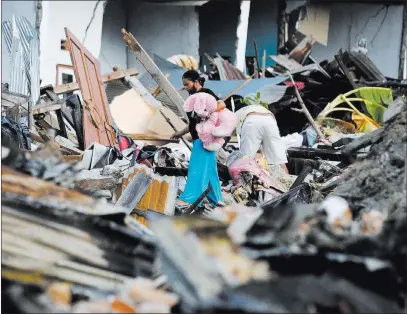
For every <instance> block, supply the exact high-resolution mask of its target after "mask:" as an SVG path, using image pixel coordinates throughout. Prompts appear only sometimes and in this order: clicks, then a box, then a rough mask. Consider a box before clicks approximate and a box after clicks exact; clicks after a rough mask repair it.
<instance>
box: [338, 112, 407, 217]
mask: <svg viewBox="0 0 407 314" xmlns="http://www.w3.org/2000/svg"><path fill="white" fill-rule="evenodd" d="M406 128H407V106H406V105H404V108H403V109H402V111H401V113H400V114H399V115H398V116H396V117H394V118H393V119H392V121H389V122H388V123H387V124H386V125H385V126H384V132H383V133H382V134H381V135H379V136H378V138H377V139H375V144H373V145H372V147H371V149H370V151H369V153H368V154H367V156H366V158H365V159H364V160H363V161H361V162H359V163H356V164H354V165H353V166H352V171H349V172H348V173H347V174H346V175H345V176H344V180H345V181H344V182H343V183H340V184H339V185H338V187H337V188H336V190H335V192H334V194H336V195H340V196H342V197H344V198H345V199H346V200H347V201H348V202H349V205H350V206H351V208H352V210H354V211H355V212H357V211H359V210H362V209H367V210H373V209H374V210H379V211H381V212H384V213H388V214H389V216H390V217H394V218H396V219H397V218H402V217H403V215H405V209H406V206H407V204H406V193H405V191H406V172H405V171H406V166H405V162H406V154H407V153H406V152H407V133H406Z"/></svg>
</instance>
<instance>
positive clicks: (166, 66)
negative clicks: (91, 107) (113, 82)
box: [140, 54, 288, 112]
mask: <svg viewBox="0 0 407 314" xmlns="http://www.w3.org/2000/svg"><path fill="white" fill-rule="evenodd" d="M153 58H154V62H155V63H156V65H157V66H158V67H159V68H160V70H161V71H162V72H163V73H164V75H169V76H168V80H169V81H170V82H171V84H172V85H173V86H174V87H175V88H176V89H178V90H181V89H182V88H183V85H182V75H183V74H184V72H185V69H184V68H182V67H179V66H177V65H176V64H173V63H171V62H169V61H167V60H165V59H164V58H161V57H160V56H157V55H155V54H154V55H153ZM287 78H288V77H286V76H279V77H273V78H261V79H253V80H251V81H250V82H249V83H248V84H246V85H245V86H243V87H242V88H241V89H239V91H238V92H237V93H236V95H239V96H242V97H246V96H252V95H255V94H256V93H257V92H260V94H261V100H262V101H264V102H269V101H270V100H271V101H270V102H274V101H278V100H279V99H281V97H282V96H283V95H284V93H285V91H286V89H287V87H286V86H277V85H278V84H280V83H282V82H284V81H285V80H287ZM140 82H141V83H142V84H143V85H144V86H145V87H146V88H147V89H148V90H149V91H150V92H153V91H154V90H155V88H156V87H157V84H156V83H155V81H154V80H153V78H152V77H151V76H150V74H148V73H145V74H144V75H142V76H141V78H140ZM243 82H244V80H225V81H206V82H205V87H207V88H209V89H211V90H212V91H213V92H214V93H215V94H216V95H218V96H219V97H220V98H222V97H224V96H226V95H228V94H229V93H230V92H232V91H233V90H234V89H235V88H236V87H238V86H239V85H240V84H242V83H243ZM180 94H181V96H182V97H183V98H184V99H186V98H188V93H187V92H186V91H183V92H182V93H180ZM157 99H158V100H160V101H161V102H162V103H163V104H164V105H165V106H167V107H169V108H170V109H172V110H173V111H174V112H176V111H175V110H174V109H176V108H174V106H173V105H171V102H170V100H169V99H168V98H167V97H166V95H165V94H164V93H160V94H159V95H158V96H157Z"/></svg>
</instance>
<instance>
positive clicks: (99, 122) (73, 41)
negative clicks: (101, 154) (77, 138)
mask: <svg viewBox="0 0 407 314" xmlns="http://www.w3.org/2000/svg"><path fill="white" fill-rule="evenodd" d="M65 33H66V39H67V43H68V47H69V50H70V53H71V59H72V64H73V68H74V72H75V78H76V80H77V81H78V84H79V86H80V89H81V94H82V98H83V100H84V105H83V109H84V110H83V130H84V142H85V143H84V144H85V147H87V146H89V145H91V144H92V143H94V142H97V143H99V144H102V145H105V146H118V144H117V138H116V133H115V130H114V129H113V119H112V117H111V114H110V109H109V105H108V101H107V97H106V91H105V89H104V88H103V81H102V76H101V75H100V64H99V61H98V60H97V59H96V58H95V57H94V56H93V55H92V54H91V53H90V52H89V51H88V50H87V49H86V47H85V46H84V45H83V44H82V43H81V42H80V41H79V39H77V38H76V37H75V36H74V35H73V34H72V33H71V32H70V31H69V30H68V29H67V28H65Z"/></svg>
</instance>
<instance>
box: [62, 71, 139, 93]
mask: <svg viewBox="0 0 407 314" xmlns="http://www.w3.org/2000/svg"><path fill="white" fill-rule="evenodd" d="M137 74H139V71H138V70H137V69H136V68H131V69H127V70H121V69H120V70H118V71H114V72H112V73H108V74H105V75H103V83H107V82H111V81H114V80H119V79H122V78H124V77H126V76H132V75H137ZM76 90H79V84H78V83H76V82H74V83H69V84H63V85H57V86H55V88H54V92H55V94H66V93H71V92H74V91H76Z"/></svg>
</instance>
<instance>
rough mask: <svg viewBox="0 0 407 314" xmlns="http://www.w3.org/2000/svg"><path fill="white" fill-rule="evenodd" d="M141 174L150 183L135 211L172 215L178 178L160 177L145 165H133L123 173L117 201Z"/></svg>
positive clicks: (117, 192) (117, 191)
mask: <svg viewBox="0 0 407 314" xmlns="http://www.w3.org/2000/svg"><path fill="white" fill-rule="evenodd" d="M139 172H142V173H144V174H146V175H148V176H149V177H151V179H152V181H151V184H149V186H148V188H147V190H146V192H145V193H144V195H143V197H142V198H141V200H140V202H138V204H137V205H136V207H135V209H137V210H152V211H155V212H158V213H161V214H165V215H169V216H172V215H174V208H175V202H176V198H177V192H178V183H179V181H178V178H177V177H169V176H160V175H158V174H155V173H154V172H153V171H152V169H151V168H148V167H146V166H145V165H138V164H137V165H135V166H134V167H132V168H130V169H128V170H127V171H125V173H124V175H123V178H122V179H121V182H120V183H119V185H118V187H117V190H116V197H117V199H119V198H120V196H121V195H122V194H123V193H124V191H125V190H126V188H127V187H128V186H129V184H130V182H132V180H133V179H135V178H136V175H137V173H139Z"/></svg>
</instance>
